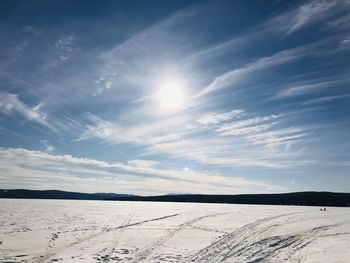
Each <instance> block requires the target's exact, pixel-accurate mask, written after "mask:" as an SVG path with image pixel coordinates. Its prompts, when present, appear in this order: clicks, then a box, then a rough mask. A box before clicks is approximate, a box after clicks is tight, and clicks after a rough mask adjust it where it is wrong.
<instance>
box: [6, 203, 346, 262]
mask: <svg viewBox="0 0 350 263" xmlns="http://www.w3.org/2000/svg"><path fill="white" fill-rule="evenodd" d="M0 226H1V228H0V262H55V261H61V262H129V261H130V262H350V247H349V244H350V209H349V208H328V211H327V212H323V211H322V212H321V211H320V209H319V208H318V207H293V206H255V205H229V204H190V203H148V202H103V201H68V200H65V201H60V200H14V199H7V200H6V199H2V200H0Z"/></svg>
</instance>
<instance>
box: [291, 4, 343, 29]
mask: <svg viewBox="0 0 350 263" xmlns="http://www.w3.org/2000/svg"><path fill="white" fill-rule="evenodd" d="M337 2H340V1H336V0H331V1H326V0H315V1H312V2H310V3H306V4H303V5H301V6H300V7H299V8H298V10H297V11H296V13H295V15H294V17H293V19H292V20H291V21H290V28H289V30H288V32H287V34H291V33H294V32H296V31H298V30H299V29H301V28H302V27H305V26H306V25H308V24H311V23H313V22H316V21H319V20H322V19H324V18H325V17H327V16H329V15H331V14H334V12H332V11H333V10H332V8H334V7H335V6H337ZM344 3H345V1H344ZM338 11H339V9H338Z"/></svg>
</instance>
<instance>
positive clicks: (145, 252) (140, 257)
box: [132, 213, 229, 262]
mask: <svg viewBox="0 0 350 263" xmlns="http://www.w3.org/2000/svg"><path fill="white" fill-rule="evenodd" d="M226 214H229V213H215V214H209V215H204V216H200V217H196V218H194V219H190V220H188V221H185V222H183V223H182V224H180V225H178V226H177V227H176V228H175V229H172V230H170V231H169V233H168V234H166V235H164V236H162V237H160V238H158V239H157V240H156V241H154V242H153V243H152V244H151V245H149V246H148V247H146V248H143V249H142V250H141V251H139V252H137V253H136V254H135V255H134V258H133V260H132V262H144V261H145V260H146V259H147V258H148V257H149V255H150V254H152V252H153V251H154V250H155V249H156V248H158V247H160V246H162V245H163V244H164V243H165V242H166V241H167V240H169V239H170V238H172V237H173V236H175V235H176V234H177V233H178V232H180V231H181V230H183V229H184V228H186V227H191V226H192V225H193V224H195V223H197V222H198V221H200V220H203V219H205V218H210V217H217V216H220V215H226Z"/></svg>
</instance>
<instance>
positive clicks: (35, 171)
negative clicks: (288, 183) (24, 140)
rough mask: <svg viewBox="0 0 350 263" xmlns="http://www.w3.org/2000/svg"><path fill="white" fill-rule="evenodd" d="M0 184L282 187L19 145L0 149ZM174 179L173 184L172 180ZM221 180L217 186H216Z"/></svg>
mask: <svg viewBox="0 0 350 263" xmlns="http://www.w3.org/2000/svg"><path fill="white" fill-rule="evenodd" d="M0 157H1V158H0V168H1V170H2V171H3V173H6V176H5V177H4V176H3V175H0V182H1V185H2V187H8V188H18V187H21V186H23V185H26V184H28V183H30V185H31V186H30V188H32V189H33V188H34V189H37V188H40V189H43V188H44V189H45V188H46V189H47V188H49V189H69V190H72V189H74V190H75V191H87V192H99V191H111V192H115V193H132V194H155V193H159V194H165V193H169V192H174V191H175V192H179V191H184V190H186V191H185V192H191V193H241V192H254V191H255V192H256V191H259V192H276V191H281V189H283V188H281V187H278V186H273V185H269V184H266V183H263V182H256V181H251V180H246V179H243V178H240V177H232V176H230V177H225V176H222V175H219V174H217V173H213V172H208V171H193V170H190V169H187V170H183V169H182V170H169V169H166V170H163V169H159V168H155V167H154V165H155V163H153V162H152V161H147V160H134V161H130V162H128V163H126V164H123V163H116V162H114V163H110V162H104V161H98V160H94V159H87V158H78V157H74V156H70V155H52V154H49V153H45V152H40V151H32V150H26V149H20V148H9V149H3V148H0ZM174 181H176V184H174ZM217 182H220V185H218V184H217Z"/></svg>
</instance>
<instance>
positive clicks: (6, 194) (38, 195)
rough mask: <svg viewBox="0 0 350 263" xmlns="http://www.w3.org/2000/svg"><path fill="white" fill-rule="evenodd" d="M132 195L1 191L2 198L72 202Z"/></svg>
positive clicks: (58, 191)
mask: <svg viewBox="0 0 350 263" xmlns="http://www.w3.org/2000/svg"><path fill="white" fill-rule="evenodd" d="M128 196H131V195H125V194H113V193H94V194H86V193H78V192H66V191H60V190H25V189H14V190H6V189H1V190H0V198H21V199H72V200H110V199H114V198H121V197H128Z"/></svg>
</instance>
